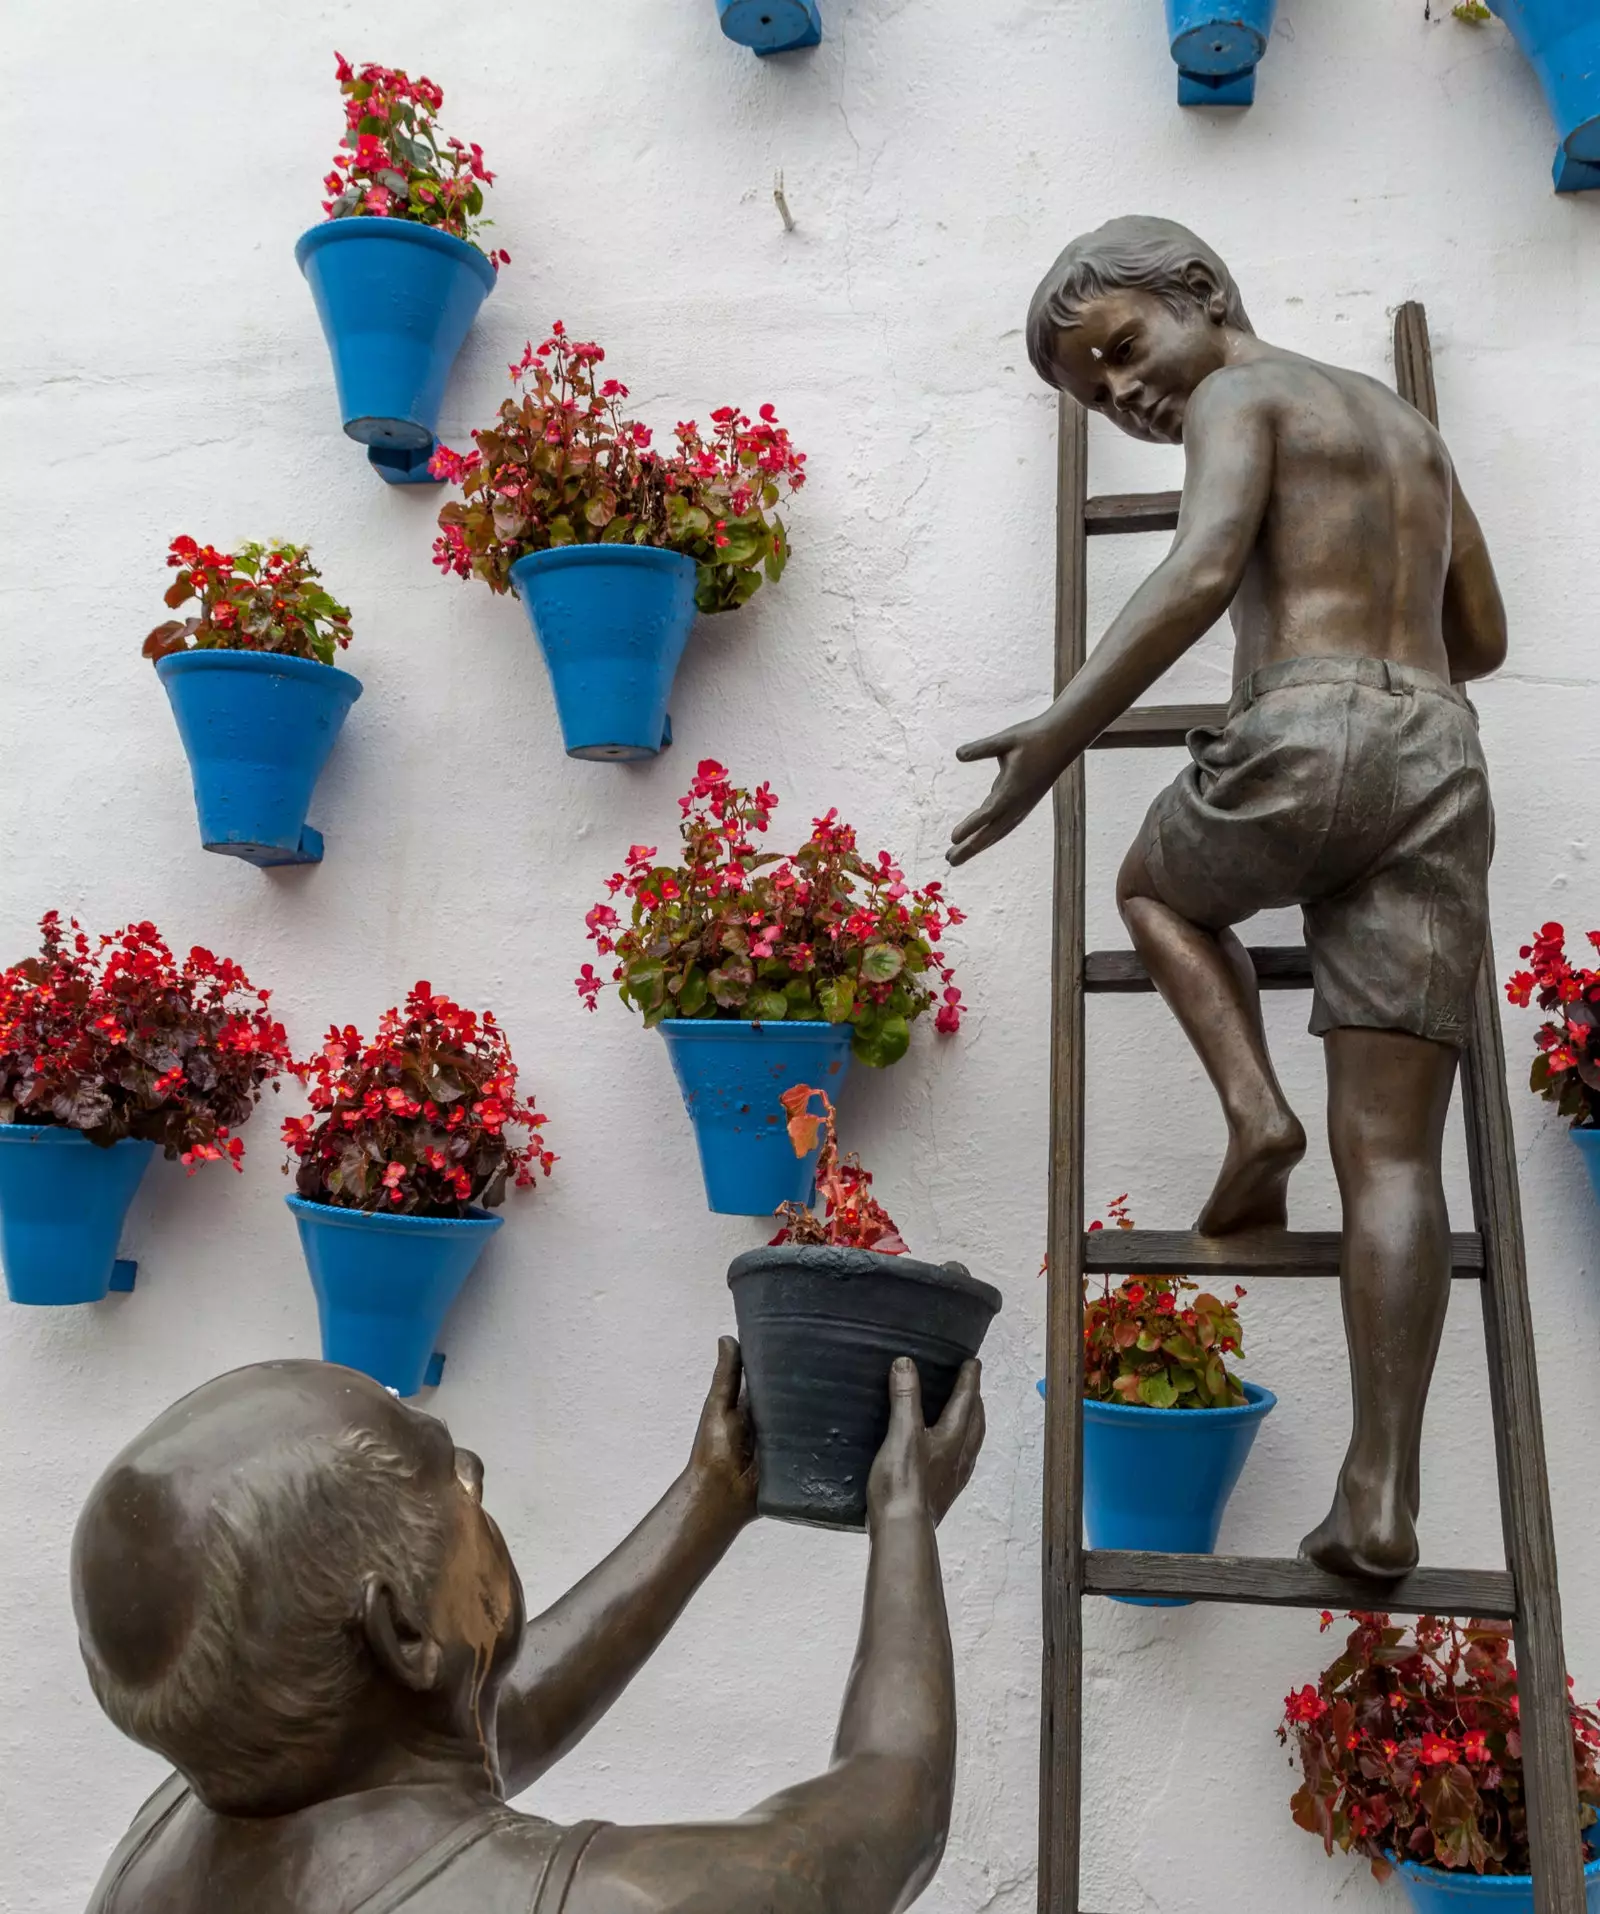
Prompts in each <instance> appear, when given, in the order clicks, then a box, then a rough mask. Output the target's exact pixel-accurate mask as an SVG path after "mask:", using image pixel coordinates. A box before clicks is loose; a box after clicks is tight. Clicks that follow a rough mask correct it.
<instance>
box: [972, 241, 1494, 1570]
mask: <svg viewBox="0 0 1600 1914" xmlns="http://www.w3.org/2000/svg"><path fill="white" fill-rule="evenodd" d="M1028 350H1029V354H1030V357H1031V358H1032V360H1033V364H1034V366H1035V368H1036V370H1037V371H1038V372H1039V373H1040V375H1041V376H1042V377H1043V378H1044V379H1046V380H1047V381H1048V382H1049V383H1050V384H1051V385H1054V386H1057V387H1059V388H1061V389H1063V390H1065V391H1067V392H1069V393H1071V394H1072V396H1073V397H1074V398H1075V399H1077V400H1078V401H1079V403H1080V404H1082V405H1084V406H1086V407H1089V408H1091V409H1092V410H1094V411H1097V412H1100V413H1102V414H1104V415H1105V416H1106V417H1107V418H1109V419H1111V420H1112V421H1113V422H1114V423H1115V424H1116V425H1118V426H1119V427H1120V428H1121V429H1122V430H1123V431H1124V432H1126V433H1128V434H1129V436H1130V437H1133V438H1136V439H1144V440H1148V441H1153V442H1155V443H1158V444H1181V445H1182V446H1183V448H1184V457H1185V467H1186V472H1185V484H1184V490H1183V505H1182V510H1181V513H1180V516H1179V521H1178V532H1177V537H1176V538H1175V540H1174V542H1173V545H1172V549H1171V551H1170V552H1169V553H1168V555H1167V557H1166V558H1165V559H1164V560H1163V561H1162V563H1161V564H1160V565H1159V566H1158V567H1157V569H1156V570H1155V571H1154V572H1153V573H1152V574H1151V576H1150V577H1149V578H1148V579H1147V580H1146V581H1145V583H1144V584H1143V585H1142V586H1140V588H1139V590H1138V591H1137V592H1135V593H1134V595H1133V597H1132V598H1131V599H1130V600H1129V602H1128V604H1127V605H1126V607H1125V608H1124V609H1123V611H1122V612H1121V613H1120V614H1119V616H1118V617H1117V618H1116V619H1115V620H1114V622H1113V623H1112V625H1111V627H1110V629H1109V631H1108V632H1107V633H1106V635H1105V638H1104V639H1103V640H1102V642H1101V643H1100V645H1099V646H1098V647H1097V648H1096V649H1095V651H1094V652H1093V654H1092V655H1091V656H1090V657H1089V659H1088V661H1087V662H1086V663H1085V665H1084V667H1083V669H1082V670H1081V671H1079V672H1078V673H1077V675H1076V676H1075V677H1074V678H1073V680H1072V682H1071V683H1070V684H1069V685H1068V686H1067V687H1066V689H1065V690H1064V691H1063V692H1062V693H1061V695H1060V697H1059V698H1057V699H1056V701H1055V703H1054V704H1053V705H1052V706H1051V707H1050V709H1049V710H1048V711H1046V712H1044V713H1042V714H1041V715H1040V716H1039V717H1037V718H1032V719H1029V720H1027V721H1025V722H1024V723H1021V724H1017V725H1013V726H1011V727H1009V728H1008V729H1006V730H1004V731H1000V732H997V733H996V734H995V735H994V736H993V737H989V738H984V739H982V740H981V741H979V742H978V743H975V744H968V745H964V746H963V747H962V748H961V749H960V751H958V752H957V756H958V757H959V758H960V759H961V760H962V762H964V763H971V762H972V761H973V760H974V759H978V758H996V759H998V760H999V764H1000V770H999V775H998V776H997V777H996V779H995V783H994V788H993V790H992V791H991V792H990V794H989V797H988V798H987V799H986V800H985V802H984V803H983V804H982V805H980V806H979V808H978V809H977V810H976V811H975V812H973V814H972V815H971V816H970V817H968V818H967V819H966V820H965V821H964V822H963V823H961V824H960V825H958V826H957V828H956V830H955V833H954V842H953V845H952V849H951V851H950V860H951V862H952V863H961V862H963V861H965V860H966V859H967V858H970V857H973V856H975V855H976V854H977V853H978V852H979V851H981V850H985V849H987V847H988V846H989V845H991V844H994V843H996V842H998V840H999V839H1000V838H1002V837H1004V836H1005V835H1006V834H1007V833H1008V832H1009V831H1011V830H1013V829H1015V827H1016V826H1017V825H1018V824H1019V823H1020V822H1021V821H1022V819H1023V818H1024V817H1026V816H1027V814H1028V812H1029V811H1031V810H1032V809H1033V807H1034V805H1035V804H1037V803H1038V802H1039V800H1040V798H1042V797H1043V796H1044V794H1045V793H1046V792H1047V791H1048V790H1049V789H1050V787H1051V785H1052V784H1054V782H1055V780H1056V779H1057V778H1058V777H1059V776H1060V775H1061V773H1062V772H1063V771H1064V770H1065V769H1066V768H1067V766H1068V765H1070V764H1071V763H1072V762H1073V761H1074V760H1075V759H1076V758H1077V757H1078V755H1079V754H1080V752H1082V751H1084V750H1086V749H1087V748H1088V747H1089V745H1090V744H1092V743H1093V742H1094V740H1095V738H1096V737H1097V736H1098V735H1099V734H1100V733H1101V732H1102V731H1103V730H1104V729H1105V728H1106V726H1107V725H1109V724H1110V723H1111V722H1112V720H1113V719H1115V718H1117V717H1119V716H1120V715H1121V714H1122V713H1123V712H1124V711H1126V710H1127V709H1128V708H1129V706H1130V705H1132V704H1134V703H1135V702H1136V701H1137V700H1138V699H1139V698H1140V696H1141V695H1142V694H1143V693H1144V692H1146V691H1147V690H1148V689H1149V688H1150V687H1151V686H1152V685H1153V684H1154V683H1155V682H1156V680H1157V679H1158V678H1160V677H1161V675H1162V674H1163V672H1165V671H1166V670H1167V668H1168V667H1169V666H1170V665H1172V664H1174V663H1175V662H1176V661H1177V659H1178V658H1179V657H1181V656H1182V654H1183V653H1184V652H1185V651H1186V650H1187V649H1188V648H1189V647H1190V646H1191V645H1192V644H1194V643H1195V642H1196V640H1197V639H1199V638H1200V637H1202V636H1203V635H1204V634H1205V632H1206V631H1208V630H1209V629H1210V627H1211V626H1212V625H1213V624H1214V623H1215V622H1216V620H1217V619H1218V618H1220V617H1221V616H1222V614H1223V613H1224V612H1225V611H1226V612H1228V613H1230V616H1231V619H1232V623H1233V628H1234V634H1235V639H1236V651H1235V661H1234V692H1233V700H1232V703H1231V704H1230V705H1229V707H1228V717H1227V722H1226V723H1225V725H1224V726H1223V728H1222V729H1221V730H1220V731H1218V732H1215V733H1211V732H1204V731H1201V732H1194V733H1192V734H1191V735H1190V738H1189V749H1190V753H1191V757H1192V759H1193V762H1192V763H1191V764H1189V765H1188V766H1187V767H1186V768H1185V769H1184V771H1183V772H1182V774H1181V775H1180V776H1179V777H1178V779H1177V780H1176V782H1175V783H1174V784H1172V785H1171V786H1170V787H1169V788H1168V789H1167V790H1165V791H1164V792H1162V794H1161V795H1160V796H1159V797H1158V798H1157V799H1156V801H1155V803H1154V804H1153V805H1152V806H1151V809H1150V812H1149V815H1148V816H1147V817H1146V819H1145V822H1144V825H1143V828H1142V829H1141V830H1140V832H1139V835H1138V837H1137V838H1136V839H1135V841H1134V844H1133V846H1132V848H1131V849H1130V851H1129V852H1128V855H1127V858H1126V861H1125V862H1124V864H1123V867H1122V871H1121V874H1120V876H1119V878H1118V882H1117V901H1118V905H1119V907H1120V909H1121V912H1122V916H1123V920H1124V922H1125V923H1126V925H1127V927H1128V933H1129V935H1130V937H1131V938H1132V940H1133V944H1134V947H1135V949H1136V950H1137V951H1138V954H1139V956H1140V957H1141V958H1142V959H1143V960H1144V963H1145V966H1146V968H1147V969H1148V971H1149V973H1150V976H1151V978H1152V980H1153V981H1154V983H1155V985H1156V987H1157V989H1158V990H1159V991H1160V992H1161V995H1162V996H1163V997H1164V998H1165V999H1166V1001H1167V1003H1168V1004H1169V1005H1170V1006H1171V1007H1172V1009H1173V1011H1174V1012H1175V1013H1176V1015H1177V1018H1178V1021H1179V1022H1180V1023H1181V1024H1182V1026H1183V1028H1184V1031H1185V1032H1186V1033H1187V1035H1188V1037H1189V1040H1190V1042H1191V1043H1192V1044H1193V1045H1194V1047H1195V1049H1196V1051H1197V1052H1198V1053H1199V1056H1200V1060H1201V1062H1202V1063H1203V1064H1204V1065H1205V1068H1206V1071H1207V1073H1208V1075H1209V1076H1210V1078H1211V1081H1212V1083H1213V1084H1214V1085H1215V1086H1216V1089H1217V1092H1218V1094H1219V1096H1220V1098H1221V1100H1222V1107H1223V1112H1224V1115H1225V1116H1226V1118H1227V1125H1228V1147H1227V1153H1226V1156H1225V1158H1224V1161H1223V1165H1222V1171H1221V1174H1220V1175H1219V1177H1218V1179H1217V1183H1216V1187H1215V1188H1214V1189H1213V1191H1212V1193H1211V1196H1210V1198H1209V1200H1208V1201H1207V1203H1206V1206H1205V1208H1204V1210H1203V1211H1202V1212H1201V1215H1200V1219H1199V1224H1198V1227H1199V1229H1201V1230H1202V1231H1204V1232H1206V1233H1208V1234H1213V1235H1226V1234H1229V1233H1231V1232H1234V1231H1239V1230H1247V1229H1252V1228H1257V1227H1265V1228H1273V1227H1277V1228H1281V1227H1283V1226H1284V1224H1285V1223H1286V1221H1287V1216H1288V1209H1287V1186H1288V1181H1289V1176H1290V1172H1291V1171H1292V1170H1293V1169H1294V1167H1295V1165H1296V1164H1297V1163H1298V1162H1299V1161H1300V1158H1301V1157H1302V1155H1303V1154H1304V1152H1305V1133H1304V1131H1303V1130H1302V1129H1301V1127H1300V1124H1299V1122H1298V1121H1297V1120H1296V1118H1295V1115H1294V1113H1293V1111H1292V1110H1291V1109H1290V1108H1289V1106H1288V1104H1287V1102H1286V1101H1285V1099H1284V1095H1283V1091H1282V1089H1281V1088H1280V1086H1279V1083H1278V1079H1277V1076H1276V1074H1275V1073H1274V1071H1273V1067H1272V1062H1271V1059H1270V1057H1269V1056H1268V1054H1267V1048H1266V1041H1265V1037H1264V1034H1263V1030H1262V1022H1261V1009H1260V1003H1259V1000H1258V996H1257V986H1256V979H1255V973H1254V970H1253V967H1252V965H1251V963H1250V960H1249V957H1248V955H1247V954H1246V952H1245V950H1244V947H1243V946H1242V945H1241V944H1240V942H1239V940H1238V938H1237V937H1236V936H1235V935H1234V931H1233V926H1234V925H1236V924H1239V923H1242V922H1243V921H1244V920H1245V919H1246V918H1249V917H1252V916H1254V915H1255V914H1256V912H1258V911H1261V910H1269V909H1273V908H1277V907H1281V906H1284V905H1290V904H1298V905H1300V906H1301V908H1302V910H1303V913H1304V917H1305V929H1306V943H1307V946H1308V949H1309V952H1310V958H1311V968H1312V975H1313V981H1314V985H1315V998H1314V1007H1313V1011H1312V1017H1311V1029H1312V1031H1313V1032H1314V1033H1315V1034H1317V1035H1318V1036H1320V1037H1322V1038H1323V1041H1324V1050H1325V1056H1326V1064H1327V1074H1328V1135H1329V1143H1330V1146H1331V1150H1332V1155H1333V1163H1334V1169H1335V1171H1336V1173H1337V1176H1338V1182H1339V1190H1340V1194H1341V1197H1342V1200H1343V1205H1344V1246H1343V1259H1342V1268H1341V1278H1342V1286H1343V1298H1344V1312H1345V1325H1346V1330H1347V1335H1348V1340H1349V1347H1350V1365H1351V1375H1352V1383H1353V1393H1354V1398H1355V1413H1354V1428H1353V1432H1352V1436H1351V1442H1350V1447H1349V1451H1348V1453H1347V1455H1346V1457H1345V1461H1344V1466H1343V1469H1342V1471H1341V1473H1340V1477H1339V1484H1338V1489H1337V1492H1336V1494H1335V1497H1334V1502H1333V1508H1332V1511H1331V1512H1330V1514H1329V1515H1328V1517H1327V1519H1326V1521H1324V1522H1323V1523H1322V1525H1321V1526H1320V1527H1319V1528H1317V1529H1316V1530H1315V1531H1314V1532H1313V1533H1312V1534H1311V1535H1309V1536H1307V1538H1306V1540H1305V1542H1304V1543H1303V1544H1302V1553H1304V1554H1305V1555H1307V1556H1308V1557H1309V1558H1310V1559H1312V1560H1313V1561H1315V1562H1318V1563H1320V1564H1321V1565H1322V1566H1324V1567H1325V1568H1328V1569H1330V1570H1334V1571H1338V1572H1347V1573H1349V1572H1353V1573H1358V1574H1367V1575H1373V1576H1379V1577H1394V1576H1398V1575H1401V1574H1403V1573H1404V1572H1405V1571H1406V1570H1408V1569H1410V1568H1411V1567H1413V1566H1414V1565H1415V1563H1416V1559H1417V1541H1416V1526H1415V1524H1416V1515H1417V1507H1418V1499H1419V1469H1420V1463H1419V1457H1420V1449H1421V1440H1422V1420H1423V1409H1424V1405H1425V1402H1426V1397H1427V1392H1428V1384H1429V1381H1430V1379H1431V1377H1432V1373H1433V1364H1434V1359H1435V1356H1436V1354H1437V1352H1438V1345H1439V1337H1440V1333H1441V1330H1442V1328H1443V1323H1444V1315H1445V1309H1446V1304H1447V1301H1448V1296H1449V1284H1450V1238H1449V1224H1448V1220H1447V1216H1446V1211H1445V1201H1444V1190H1443V1185H1442V1182H1441V1178H1440V1151H1441V1146H1442V1139H1443V1129H1444V1121H1445V1114H1446V1111H1447V1109H1448V1106H1449V1101H1450V1093H1451V1088H1452V1085H1453V1082H1454V1078H1455V1070H1456V1062H1457V1057H1458V1053H1459V1050H1460V1046H1461V1044H1462V1042H1463V1040H1464V1038H1465V1036H1466V1033H1467V1019H1468V1013H1469V1005H1470V1000H1471V994H1472V990H1473V986H1474V983H1475V980H1476V975H1477V971H1478V967H1479V962H1480V959H1481V956H1482V953H1483V950H1484V946H1485V940H1486V936H1487V930H1488V868H1489V856H1490V849H1491V839H1492V835H1493V816H1492V812H1491V808H1490V802H1489V785H1488V778H1487V775H1486V772H1485V769H1484V760H1483V753H1482V750H1481V748H1480V745H1479V742H1478V730H1477V721H1476V718H1475V716H1474V714H1473V711H1472V707H1471V706H1470V705H1469V704H1468V702H1467V699H1466V697H1465V696H1464V694H1463V693H1462V692H1461V691H1460V690H1459V689H1457V687H1458V686H1459V685H1460V684H1461V683H1463V682H1464V681H1466V680H1469V679H1473V678H1480V677H1483V676H1484V675H1486V674H1487V673H1489V672H1492V671H1494V670H1496V669H1497V668H1498V667H1499V666H1500V665H1501V663H1502V662H1503V661H1504V659H1505V654H1506V629H1505V612H1504V608H1503V606H1502V604H1501V601H1500V592H1499V587H1498V586H1497V584H1496V582H1495V576H1494V570H1493V567H1492V566H1491V564H1490V562H1489V554H1488V551H1487V549H1486V547H1485V545H1484V540H1483V534H1482V531H1481V530H1480V529H1479V526H1478V521H1477V519H1476V518H1475V517H1474V516H1473V513H1472V508H1471V507H1470V506H1469V505H1468V503H1467V501H1466V498H1465V496H1464V495H1463V493H1462V490H1461V484H1460V481H1459V480H1458V478H1457V477H1456V474H1455V471H1454V468H1453V467H1452V465H1451V461H1450V455H1449V453H1448V452H1447V451H1446V450H1445V447H1444V444H1443V441H1442V440H1441V439H1440V437H1439V435H1438V433H1437V432H1436V431H1435V430H1434V429H1433V427H1432V426H1431V425H1430V424H1429V423H1428V422H1427V420H1425V419H1424V418H1423V417H1422V416H1421V414H1420V413H1418V412H1416V411H1415V410H1414V409H1413V408H1412V407H1411V406H1409V405H1407V404H1406V403H1405V402H1404V401H1403V400H1402V399H1400V398H1399V397H1397V395H1396V394H1395V393H1393V392H1391V391H1390V390H1389V389H1388V388H1387V387H1386V386H1384V385H1382V384H1380V383H1379V382H1378V381H1376V380H1374V379H1370V378H1367V377H1365V376H1364V375H1362V374H1360V373H1355V372H1348V371H1344V370H1342V369H1340V368H1339V367H1336V366H1327V365H1322V364H1320V363H1319V362H1318V361H1316V360H1314V359H1308V358H1305V357H1302V356H1301V355H1300V354H1299V353H1295V352H1288V351H1285V350H1283V349H1282V348H1280V347H1277V346H1272V345H1268V344H1267V342H1266V341H1265V340H1263V339H1260V338H1258V337H1257V336H1256V333H1255V331H1254V329H1253V328H1252V326H1251V324H1250V321H1249V319H1248V318H1247V316H1246V314H1245V310H1244V305H1243V302H1242V300H1241V299H1240V296H1239V291H1238V288H1237V287H1236V286H1235V284H1234V282H1233V278H1232V276H1231V274H1230V273H1229V271H1228V269H1227V267H1226V266H1225V265H1224V264H1223V263H1222V261H1221V260H1220V259H1219V258H1218V257H1217V255H1216V254H1215V253H1214V252H1213V251H1212V250H1211V248H1210V247H1209V246H1207V245H1205V244H1204V242H1203V241H1201V240H1199V239H1198V238H1196V237H1195V235H1194V234H1193V233H1191V232H1188V231H1186V230H1185V229H1184V228H1183V227H1181V226H1178V225H1175V224H1173V223H1172V222H1171V221H1168V220H1160V219H1143V218H1135V219H1116V220H1112V221H1111V222H1110V223H1109V224H1108V225H1106V226H1103V227H1101V228H1100V229H1099V230H1098V231H1097V232H1093V233H1089V234H1087V235H1086V236H1085V237H1083V238H1081V239H1077V240H1074V241H1073V243H1072V244H1071V245H1070V246H1069V247H1068V248H1067V249H1066V251H1065V252H1064V253H1063V254H1062V255H1061V257H1060V259H1059V260H1057V262H1056V264H1055V265H1054V266H1053V267H1052V268H1051V270H1050V272H1049V273H1048V274H1047V275H1046V277H1045V279H1044V282H1043V284H1042V285H1041V286H1040V287H1039V290H1038V292H1037V293H1036V294H1035V295H1034V300H1033V306H1032V309H1031V311H1030V312H1029V315H1028Z"/></svg>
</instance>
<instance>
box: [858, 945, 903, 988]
mask: <svg viewBox="0 0 1600 1914" xmlns="http://www.w3.org/2000/svg"><path fill="white" fill-rule="evenodd" d="M905 966H906V960H905V955H904V953H903V952H901V951H898V950H896V949H895V947H894V945H893V944H868V946H867V948H866V951H865V953H864V954H863V956H862V959H861V974H862V975H863V976H864V977H865V978H867V979H868V981H869V982H871V983H875V984H887V983H892V982H893V981H894V979H895V978H896V977H898V976H899V975H900V973H901V971H902V970H904V969H905Z"/></svg>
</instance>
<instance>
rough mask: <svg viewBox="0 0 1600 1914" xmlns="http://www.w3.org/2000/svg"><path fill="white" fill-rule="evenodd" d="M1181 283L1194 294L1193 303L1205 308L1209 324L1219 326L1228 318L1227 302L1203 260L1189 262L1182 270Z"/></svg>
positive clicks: (1213, 275)
mask: <svg viewBox="0 0 1600 1914" xmlns="http://www.w3.org/2000/svg"><path fill="white" fill-rule="evenodd" d="M1183 283H1184V284H1185V285H1186V286H1187V287H1188V288H1189V290H1190V292H1191V293H1193V294H1194V298H1195V303H1196V304H1197V305H1199V306H1203V307H1204V308H1205V315H1206V317H1207V318H1208V319H1209V320H1210V321H1211V323H1212V324H1213V325H1214V326H1220V325H1221V324H1222V322H1223V321H1224V320H1225V319H1226V318H1227V316H1228V301H1227V299H1226V297H1225V296H1224V294H1223V291H1222V288H1221V287H1220V286H1219V285H1218V284H1217V276H1216V274H1215V273H1214V272H1213V271H1212V270H1211V268H1210V267H1209V266H1208V265H1207V264H1206V263H1205V261H1204V260H1203V259H1191V260H1190V261H1189V263H1188V265H1187V266H1185V267H1184V269H1183Z"/></svg>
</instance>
